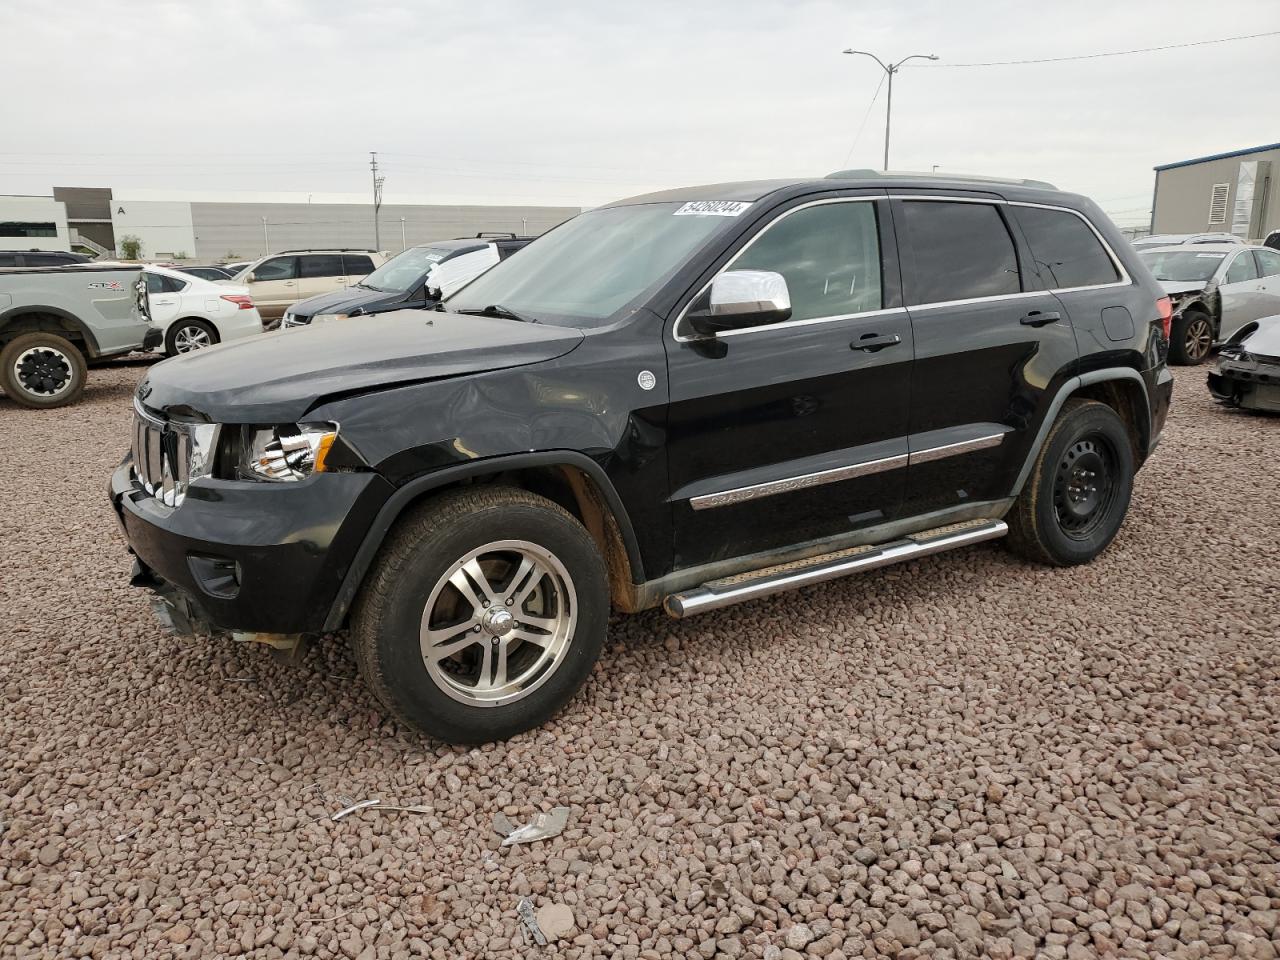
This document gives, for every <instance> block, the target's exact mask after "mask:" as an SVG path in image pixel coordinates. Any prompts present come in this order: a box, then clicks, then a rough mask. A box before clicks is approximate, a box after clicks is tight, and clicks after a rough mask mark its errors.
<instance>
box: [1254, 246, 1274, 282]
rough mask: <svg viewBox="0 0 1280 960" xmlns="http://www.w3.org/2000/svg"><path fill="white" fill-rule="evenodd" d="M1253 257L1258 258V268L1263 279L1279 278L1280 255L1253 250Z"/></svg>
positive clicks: (1267, 251)
mask: <svg viewBox="0 0 1280 960" xmlns="http://www.w3.org/2000/svg"><path fill="white" fill-rule="evenodd" d="M1253 255H1254V256H1255V257H1257V258H1258V267H1259V269H1260V270H1261V272H1262V275H1263V276H1264V277H1280V253H1276V252H1275V251H1274V250H1255V251H1253Z"/></svg>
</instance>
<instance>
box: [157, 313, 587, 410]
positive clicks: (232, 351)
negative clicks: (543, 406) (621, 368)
mask: <svg viewBox="0 0 1280 960" xmlns="http://www.w3.org/2000/svg"><path fill="white" fill-rule="evenodd" d="M581 341H582V333H581V332H580V331H578V330H574V329H571V328H568V327H555V326H549V325H546V324H540V323H522V322H520V321H518V320H507V319H500V318H494V317H477V316H469V315H465V314H458V313H441V312H436V311H427V310H397V311H394V312H392V313H382V314H378V315H377V316H373V317H358V318H355V319H351V320H341V321H336V322H333V323H326V324H321V325H319V326H315V327H307V328H304V329H299V330H281V331H277V332H276V333H270V334H265V335H263V336H260V337H251V338H249V339H247V340H239V341H235V342H233V343H228V344H222V345H220V346H217V347H210V348H208V349H205V350H200V351H198V352H196V353H190V354H185V355H183V356H179V357H175V358H173V359H172V360H166V361H164V362H163V363H159V364H157V365H156V366H154V367H153V368H152V369H151V372H150V373H149V374H148V375H147V378H146V379H145V380H143V382H142V383H141V384H140V385H139V387H138V399H139V400H141V401H142V402H143V403H144V404H145V405H146V406H147V407H150V408H151V409H153V410H159V411H162V412H164V413H166V414H170V415H172V414H177V415H180V416H181V415H191V416H196V417H199V418H207V419H208V420H210V421H212V422H215V423H292V422H295V421H297V420H298V419H299V418H300V417H304V416H305V415H306V413H307V411H308V410H309V409H310V408H312V407H313V406H315V405H316V403H318V402H320V401H321V400H323V399H325V398H327V397H332V396H334V395H338V394H352V393H361V392H366V391H370V390H378V389H383V388H386V387H394V386H397V385H399V384H405V383H415V382H421V381H424V380H433V379H440V378H444V377H456V376H461V375H465V374H474V373H482V372H484V371H488V370H500V369H504V368H506V367H514V366H521V365H524V364H529V363H539V362H541V361H544V360H551V359H554V358H555V357H559V356H563V355H564V354H566V353H568V352H569V351H570V350H572V349H573V348H574V347H576V346H577V345H578V344H579V343H580V342H581Z"/></svg>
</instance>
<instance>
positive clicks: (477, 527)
mask: <svg viewBox="0 0 1280 960" xmlns="http://www.w3.org/2000/svg"><path fill="white" fill-rule="evenodd" d="M608 618H609V588H608V583H607V580H606V577H605V563H604V560H603V558H602V557H601V556H600V553H599V551H598V550H597V549H596V545H595V542H594V541H593V540H592V539H591V536H590V535H589V534H588V533H587V531H586V529H585V528H584V527H583V526H582V524H580V523H578V521H577V520H575V519H574V518H573V516H571V515H570V514H569V513H568V512H567V511H565V510H564V509H562V508H561V507H559V506H558V505H557V504H555V503H552V502H551V501H550V500H547V499H545V498H543V497H539V496H536V495H534V494H531V493H528V492H527V491H524V490H518V489H513V488H509V487H488V488H473V489H466V490H458V491H454V492H451V493H447V494H444V495H443V496H441V497H439V498H437V499H434V500H432V501H431V502H429V503H427V504H426V505H425V506H423V507H421V508H419V509H417V510H416V511H415V512H414V513H412V514H411V515H410V516H408V517H407V518H405V519H404V520H402V521H401V522H400V523H399V525H398V526H397V527H396V529H395V530H393V532H392V534H391V536H390V537H389V538H388V540H387V543H386V544H385V545H384V547H383V549H382V551H381V553H380V554H379V556H378V559H377V560H376V561H375V564H374V567H373V569H372V570H371V571H370V573H369V576H368V578H367V579H366V581H365V585H364V587H363V589H362V591H361V595H360V597H359V598H358V599H357V602H356V606H355V610H354V612H353V615H352V621H351V638H352V643H353V646H354V648H355V654H356V660H357V662H358V664H359V667H360V672H361V675H362V676H363V677H364V679H365V682H366V683H367V684H368V685H369V687H370V689H371V690H372V691H373V693H374V695H375V696H376V697H377V698H378V700H379V701H380V702H381V703H382V704H383V706H385V707H386V708H387V709H388V710H389V711H390V712H391V713H392V714H394V715H395V716H396V717H397V718H398V719H399V720H400V721H402V722H403V723H406V724H408V725H409V726H412V727H416V728H417V729H418V730H421V731H422V732H424V733H426V734H428V735H429V736H432V737H435V738H437V739H439V740H444V741H446V742H448V743H461V744H473V743H487V742H490V741H493V740H505V739H507V738H508V737H511V736H514V735H515V734H517V733H521V732H523V731H525V730H528V729H530V728H532V727H536V726H538V725H539V724H541V723H543V722H544V721H545V720H547V719H548V718H550V717H551V716H552V715H554V714H555V713H556V712H557V711H559V709H560V708H561V707H562V706H564V704H565V703H566V702H567V701H568V700H569V699H570V698H571V697H572V696H573V695H574V693H576V692H577V690H578V689H579V688H580V687H581V686H582V684H583V683H584V682H585V681H586V679H587V676H588V675H589V674H590V672H591V667H592V665H593V664H594V663H595V661H596V659H597V658H598V657H599V655H600V651H601V649H602V648H603V646H604V640H605V630H606V627H607V624H608Z"/></svg>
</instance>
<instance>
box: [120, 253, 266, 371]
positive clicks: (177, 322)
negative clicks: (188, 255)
mask: <svg viewBox="0 0 1280 960" xmlns="http://www.w3.org/2000/svg"><path fill="white" fill-rule="evenodd" d="M142 273H143V276H144V277H145V278H146V282H147V304H148V306H149V308H150V311H151V327H152V329H153V330H158V331H160V335H161V340H160V342H161V343H162V344H163V347H162V348H161V349H163V350H164V353H165V355H166V356H170V357H172V356H175V355H177V354H179V353H190V352H191V351H192V350H199V349H200V348H202V347H211V346H213V345H214V344H215V343H221V342H223V341H224V340H237V339H239V338H241V337H251V336H253V335H254V334H256V333H262V317H261V316H260V315H259V314H258V310H257V308H256V307H255V306H254V303H253V297H251V296H249V290H248V288H246V287H242V286H234V285H232V286H228V285H227V283H226V282H225V281H224V282H218V283H215V282H213V281H211V280H203V279H201V278H200V277H195V276H192V275H191V274H189V273H180V272H179V271H177V270H170V269H169V268H168V267H154V266H149V267H144V268H143V271H142Z"/></svg>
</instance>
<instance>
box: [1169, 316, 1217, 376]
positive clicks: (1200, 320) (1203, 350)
mask: <svg viewBox="0 0 1280 960" xmlns="http://www.w3.org/2000/svg"><path fill="white" fill-rule="evenodd" d="M1212 349H1213V320H1212V318H1211V317H1210V316H1209V314H1207V313H1205V312H1204V311H1203V310H1198V309H1196V308H1195V307H1191V308H1189V309H1187V310H1184V311H1183V312H1182V313H1181V314H1180V315H1179V316H1177V317H1174V319H1173V324H1172V326H1171V327H1170V328H1169V362H1170V363H1174V364H1177V365H1178V366H1182V367H1193V366H1195V365H1196V364H1199V363H1204V362H1205V361H1206V360H1207V359H1209V353H1210V351H1211V350H1212Z"/></svg>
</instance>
